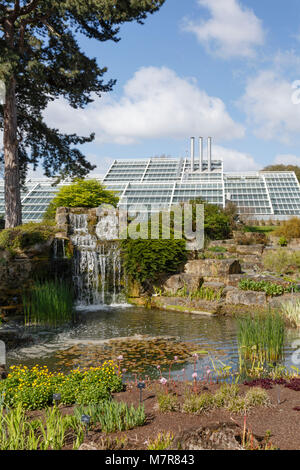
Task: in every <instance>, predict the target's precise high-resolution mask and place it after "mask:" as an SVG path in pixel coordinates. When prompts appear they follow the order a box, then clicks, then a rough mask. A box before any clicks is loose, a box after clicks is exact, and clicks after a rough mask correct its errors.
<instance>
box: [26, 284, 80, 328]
mask: <svg viewBox="0 0 300 470" xmlns="http://www.w3.org/2000/svg"><path fill="white" fill-rule="evenodd" d="M22 300H23V310H24V321H25V325H31V324H35V325H48V326H51V327H56V326H58V325H61V324H64V323H68V322H71V321H72V320H73V319H74V308H73V304H74V293H73V289H72V285H70V284H69V283H65V282H62V281H59V280H55V281H44V282H41V281H36V282H35V283H34V285H33V287H32V289H31V290H30V291H29V292H26V293H24V294H23V296H22Z"/></svg>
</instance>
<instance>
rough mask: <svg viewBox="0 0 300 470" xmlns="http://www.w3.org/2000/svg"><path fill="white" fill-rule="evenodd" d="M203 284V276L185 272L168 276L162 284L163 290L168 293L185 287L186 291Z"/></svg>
mask: <svg viewBox="0 0 300 470" xmlns="http://www.w3.org/2000/svg"><path fill="white" fill-rule="evenodd" d="M202 284H203V277H201V276H198V275H192V274H187V273H182V274H175V275H174V276H171V277H169V279H168V280H167V281H166V282H165V284H164V286H163V287H164V290H165V292H166V293H168V294H176V292H178V291H179V289H183V288H186V290H187V293H188V294H190V293H191V292H193V291H195V290H197V289H199V287H201V285H202Z"/></svg>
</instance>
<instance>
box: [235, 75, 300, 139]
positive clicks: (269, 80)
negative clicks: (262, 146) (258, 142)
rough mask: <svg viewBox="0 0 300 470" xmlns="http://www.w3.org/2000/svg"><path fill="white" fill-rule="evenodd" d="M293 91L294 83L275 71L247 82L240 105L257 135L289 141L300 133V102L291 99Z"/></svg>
mask: <svg viewBox="0 0 300 470" xmlns="http://www.w3.org/2000/svg"><path fill="white" fill-rule="evenodd" d="M294 92H295V90H293V89H292V82H290V81H289V80H288V79H286V78H285V77H284V76H283V75H281V74H280V73H278V72H275V71H273V70H264V71H261V72H259V74H258V75H257V76H256V77H254V78H251V79H250V80H249V81H248V84H247V87H246V91H245V94H244V96H243V97H242V99H241V100H240V103H239V104H240V106H241V107H242V109H243V110H244V111H245V113H246V114H247V116H248V121H249V123H251V124H252V125H253V127H254V132H255V134H256V135H257V136H258V137H260V138H263V139H266V140H271V139H276V140H279V141H281V142H283V143H290V141H291V140H292V139H293V137H295V136H297V135H298V134H299V132H300V105H296V104H294V103H293V101H292V97H293V93H294ZM298 95H299V93H298Z"/></svg>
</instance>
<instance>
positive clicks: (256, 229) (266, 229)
mask: <svg viewBox="0 0 300 470" xmlns="http://www.w3.org/2000/svg"><path fill="white" fill-rule="evenodd" d="M276 229H277V227H275V226H273V225H264V226H259V225H247V226H246V227H244V232H246V233H247V232H248V233H249V232H251V233H270V232H274V231H275V230H276Z"/></svg>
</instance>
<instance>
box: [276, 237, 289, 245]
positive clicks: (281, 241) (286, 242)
mask: <svg viewBox="0 0 300 470" xmlns="http://www.w3.org/2000/svg"><path fill="white" fill-rule="evenodd" d="M287 244H288V241H287V239H286V238H285V237H280V238H279V240H278V245H279V246H287Z"/></svg>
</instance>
